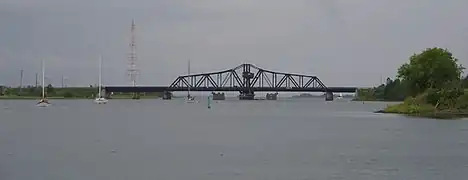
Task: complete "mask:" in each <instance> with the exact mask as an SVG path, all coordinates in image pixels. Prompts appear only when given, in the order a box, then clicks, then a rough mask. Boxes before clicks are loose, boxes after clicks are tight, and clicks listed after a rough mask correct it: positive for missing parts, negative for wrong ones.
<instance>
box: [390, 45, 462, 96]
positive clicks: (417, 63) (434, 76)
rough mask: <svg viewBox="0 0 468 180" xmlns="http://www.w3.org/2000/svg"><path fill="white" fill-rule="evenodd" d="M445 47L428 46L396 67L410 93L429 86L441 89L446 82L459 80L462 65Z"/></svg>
mask: <svg viewBox="0 0 468 180" xmlns="http://www.w3.org/2000/svg"><path fill="white" fill-rule="evenodd" d="M457 61H458V60H457V59H456V58H455V57H453V56H452V53H450V52H449V51H447V50H446V49H441V48H429V49H426V50H424V51H423V52H422V53H420V54H414V55H413V56H411V57H410V62H409V64H408V63H405V64H403V65H402V66H401V67H400V68H399V69H398V76H397V77H398V78H401V79H402V80H404V81H407V82H408V85H409V87H408V90H409V93H410V95H413V96H414V95H417V94H419V93H422V92H424V91H426V90H427V89H429V88H435V89H441V88H444V87H445V86H446V85H447V83H448V82H454V81H459V80H460V75H461V73H462V71H463V69H464V68H463V67H462V66H461V65H459V64H457Z"/></svg>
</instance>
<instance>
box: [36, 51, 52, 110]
mask: <svg viewBox="0 0 468 180" xmlns="http://www.w3.org/2000/svg"><path fill="white" fill-rule="evenodd" d="M41 66H42V96H41V100H39V102H37V104H36V106H37V107H47V106H49V105H50V102H49V100H47V98H46V97H45V65H44V60H42V63H41Z"/></svg>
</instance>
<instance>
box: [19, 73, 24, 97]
mask: <svg viewBox="0 0 468 180" xmlns="http://www.w3.org/2000/svg"><path fill="white" fill-rule="evenodd" d="M20 76H21V77H20V87H19V93H20V94H22V93H23V70H22V69H21V75H20Z"/></svg>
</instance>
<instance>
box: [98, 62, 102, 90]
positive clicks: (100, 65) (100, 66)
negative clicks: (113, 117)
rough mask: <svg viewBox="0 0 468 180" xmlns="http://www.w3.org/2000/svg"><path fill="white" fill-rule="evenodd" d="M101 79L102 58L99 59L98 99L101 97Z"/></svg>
mask: <svg viewBox="0 0 468 180" xmlns="http://www.w3.org/2000/svg"><path fill="white" fill-rule="evenodd" d="M101 79H102V56H101V57H99V88H98V90H99V92H98V96H99V97H101V85H102V83H101V81H102V80H101Z"/></svg>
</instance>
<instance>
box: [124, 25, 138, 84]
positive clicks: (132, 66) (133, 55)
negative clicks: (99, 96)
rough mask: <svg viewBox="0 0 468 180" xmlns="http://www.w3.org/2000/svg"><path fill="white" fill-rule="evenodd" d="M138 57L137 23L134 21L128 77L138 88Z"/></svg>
mask: <svg viewBox="0 0 468 180" xmlns="http://www.w3.org/2000/svg"><path fill="white" fill-rule="evenodd" d="M136 62H137V55H136V41H135V21H134V20H133V19H132V28H131V39H130V55H129V57H128V63H129V66H128V69H127V71H128V75H129V76H130V80H131V81H132V85H133V86H136V80H137V75H138V69H137V67H136Z"/></svg>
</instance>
